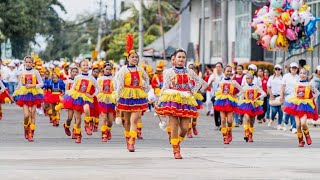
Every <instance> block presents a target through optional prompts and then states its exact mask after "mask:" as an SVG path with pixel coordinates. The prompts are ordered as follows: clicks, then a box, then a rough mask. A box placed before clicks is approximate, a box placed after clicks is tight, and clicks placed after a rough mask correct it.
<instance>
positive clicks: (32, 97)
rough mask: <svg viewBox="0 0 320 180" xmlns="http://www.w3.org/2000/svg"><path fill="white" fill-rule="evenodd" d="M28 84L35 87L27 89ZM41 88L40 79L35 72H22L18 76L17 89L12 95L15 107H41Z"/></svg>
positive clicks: (42, 97) (26, 70)
mask: <svg viewBox="0 0 320 180" xmlns="http://www.w3.org/2000/svg"><path fill="white" fill-rule="evenodd" d="M29 84H32V85H35V87H32V88H27V87H26V86H27V85H29ZM42 86H43V82H42V78H41V76H40V74H39V72H38V71H37V70H35V69H25V70H23V71H22V72H21V74H20V79H19V82H18V87H17V89H16V90H15V92H14V94H13V96H14V97H15V101H16V103H17V105H18V106H20V107H23V106H24V105H27V106H29V107H32V106H34V105H35V106H37V105H41V103H42V102H43V101H44V96H43V90H42V89H41V88H42Z"/></svg>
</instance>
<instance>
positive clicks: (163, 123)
mask: <svg viewBox="0 0 320 180" xmlns="http://www.w3.org/2000/svg"><path fill="white" fill-rule="evenodd" d="M159 127H160V129H162V130H163V131H166V127H167V123H166V122H164V121H162V122H159Z"/></svg>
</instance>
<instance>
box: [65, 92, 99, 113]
mask: <svg viewBox="0 0 320 180" xmlns="http://www.w3.org/2000/svg"><path fill="white" fill-rule="evenodd" d="M86 104H89V106H90V107H92V106H93V98H91V97H88V96H87V95H86V94H85V93H80V92H78V91H75V90H74V89H70V90H69V91H67V92H66V94H65V95H64V97H63V107H64V108H65V109H70V110H76V111H81V112H83V106H84V105H86Z"/></svg>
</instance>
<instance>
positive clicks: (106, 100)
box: [97, 93, 116, 113]
mask: <svg viewBox="0 0 320 180" xmlns="http://www.w3.org/2000/svg"><path fill="white" fill-rule="evenodd" d="M97 98H98V102H99V111H100V113H115V112H116V111H115V108H116V99H115V98H114V96H113V94H105V93H99V94H98V95H97Z"/></svg>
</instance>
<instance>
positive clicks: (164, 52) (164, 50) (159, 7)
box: [158, 0, 167, 60]
mask: <svg viewBox="0 0 320 180" xmlns="http://www.w3.org/2000/svg"><path fill="white" fill-rule="evenodd" d="M158 13H159V19H160V33H161V36H162V47H163V59H164V60H166V59H167V55H166V44H165V39H164V32H163V23H162V12H161V2H160V0H158Z"/></svg>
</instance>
